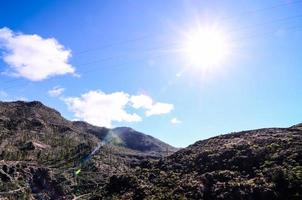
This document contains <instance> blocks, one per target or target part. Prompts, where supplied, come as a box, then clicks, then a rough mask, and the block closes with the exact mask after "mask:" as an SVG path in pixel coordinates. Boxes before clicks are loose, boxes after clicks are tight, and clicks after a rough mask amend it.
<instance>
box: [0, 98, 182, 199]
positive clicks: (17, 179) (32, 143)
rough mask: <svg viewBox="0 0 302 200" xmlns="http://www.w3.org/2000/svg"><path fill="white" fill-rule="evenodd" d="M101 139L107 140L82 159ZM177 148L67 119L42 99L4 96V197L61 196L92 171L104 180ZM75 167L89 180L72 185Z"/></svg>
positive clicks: (0, 129) (0, 191)
mask: <svg viewBox="0 0 302 200" xmlns="http://www.w3.org/2000/svg"><path fill="white" fill-rule="evenodd" d="M120 130H124V131H122V132H121V131H120ZM132 134H133V135H132ZM136 137H137V140H136ZM108 138H109V139H108ZM113 139H114V140H113ZM130 139H131V140H132V141H131V142H129V140H130ZM136 141H137V142H139V144H136ZM100 142H104V143H105V145H104V146H102V147H101V149H100V150H99V151H97V154H96V155H95V156H93V157H92V159H91V160H89V162H87V163H86V161H85V164H83V160H87V156H88V155H89V154H90V153H91V152H92V151H93V150H94V149H95V148H96V146H97V145H98V144H100ZM175 150H176V148H174V147H172V146H170V145H168V144H166V143H164V142H161V141H159V140H157V139H155V138H152V137H150V136H148V135H145V134H143V133H139V132H136V131H134V130H133V129H128V128H120V129H112V130H111V129H107V128H102V127H96V126H92V125H90V124H88V123H86V122H71V121H68V120H66V119H64V118H63V117H62V116H61V115H60V113H59V112H57V111H56V110H54V109H51V108H49V107H47V106H45V105H43V104H42V103H40V102H36V101H34V102H23V101H17V102H10V103H7V102H0V161H1V160H2V161H1V162H0V199H1V197H2V196H3V197H5V196H6V197H8V198H11V197H12V196H13V197H14V198H17V199H19V198H21V197H22V198H29V197H30V198H36V199H60V198H61V197H62V196H66V195H67V194H72V193H75V192H73V191H80V190H81V189H83V186H84V185H87V182H85V181H86V180H88V179H90V177H89V176H91V174H89V173H91V172H94V173H98V176H95V177H94V178H95V180H94V181H97V180H98V179H101V180H99V181H98V182H99V183H100V184H101V183H103V182H105V181H106V180H107V179H108V178H109V175H110V174H111V173H112V174H114V173H121V172H124V171H125V170H127V169H128V168H129V167H130V166H134V165H137V163H139V161H140V160H142V159H147V158H148V159H149V160H150V159H151V160H152V159H157V158H160V157H163V156H166V155H167V154H170V153H171V152H174V151H175ZM77 168H79V169H80V168H85V170H87V171H86V172H85V171H84V170H83V173H81V178H82V179H83V180H85V181H82V182H78V184H76V185H74V184H75V183H74V181H75V179H74V177H73V176H74V171H75V170H76V169H77ZM88 172H89V173H88ZM85 173H87V174H85ZM76 181H78V180H76ZM61 182H63V183H64V182H65V184H63V185H60V184H59V183H61ZM40 184H42V186H41V187H40V186H39V185H40ZM65 192H68V193H65ZM20 195H21V196H20ZM62 198H63V197H62Z"/></svg>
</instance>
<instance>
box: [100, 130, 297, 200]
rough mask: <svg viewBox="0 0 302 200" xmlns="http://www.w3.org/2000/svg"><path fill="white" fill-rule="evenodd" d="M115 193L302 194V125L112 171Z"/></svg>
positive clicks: (237, 136) (216, 141)
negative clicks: (119, 172) (120, 172)
mask: <svg viewBox="0 0 302 200" xmlns="http://www.w3.org/2000/svg"><path fill="white" fill-rule="evenodd" d="M106 187H107V191H106V192H107V193H106V196H110V197H111V198H116V199H205V200H207V199H209V200H210V199H263V200H264V199H272V200H273V199H280V200H281V199H297V200H298V199H302V131H301V129H300V126H294V127H292V128H269V129H259V130H252V131H244V132H239V133H231V134H227V135H222V136H218V137H214V138H210V139H208V140H203V141H198V142H196V143H195V144H193V145H191V146H189V147H187V148H185V149H182V150H179V151H178V152H176V153H174V154H172V155H171V156H169V157H166V158H164V159H161V160H159V161H152V162H148V161H146V162H142V163H141V165H140V168H137V169H135V170H134V171H132V172H131V173H128V174H123V175H120V176H112V177H111V178H110V182H109V183H108V184H107V186H106Z"/></svg>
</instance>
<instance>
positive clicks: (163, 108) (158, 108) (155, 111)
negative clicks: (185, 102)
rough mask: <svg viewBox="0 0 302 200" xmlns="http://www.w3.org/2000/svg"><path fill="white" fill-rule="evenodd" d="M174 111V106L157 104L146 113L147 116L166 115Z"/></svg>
mask: <svg viewBox="0 0 302 200" xmlns="http://www.w3.org/2000/svg"><path fill="white" fill-rule="evenodd" d="M173 109H174V106H173V105H172V104H168V103H155V104H153V105H152V107H151V108H150V109H148V110H147V111H146V116H151V115H161V114H166V113H169V112H171V111H172V110H173Z"/></svg>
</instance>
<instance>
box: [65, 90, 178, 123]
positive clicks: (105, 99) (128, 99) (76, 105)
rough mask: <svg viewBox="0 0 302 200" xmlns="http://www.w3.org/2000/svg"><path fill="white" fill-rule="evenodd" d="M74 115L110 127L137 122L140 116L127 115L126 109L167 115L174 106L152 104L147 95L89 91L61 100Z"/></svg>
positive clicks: (147, 114) (148, 114) (140, 119)
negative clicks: (114, 124)
mask: <svg viewBox="0 0 302 200" xmlns="http://www.w3.org/2000/svg"><path fill="white" fill-rule="evenodd" d="M61 99H62V100H63V101H64V102H65V103H66V104H67V106H68V108H69V110H70V111H72V112H73V113H74V117H75V118H76V119H79V120H84V121H87V122H89V123H91V124H94V125H97V126H105V127H111V126H112V123H113V122H139V121H142V118H141V116H139V115H138V114H136V113H129V112H128V111H127V109H128V108H132V109H133V108H134V109H141V108H142V109H145V110H146V111H145V115H146V116H151V115H160V114H166V113H169V112H170V111H171V110H172V109H173V108H174V106H173V105H172V104H167V103H154V102H153V100H152V98H151V97H149V96H147V95H133V96H131V95H129V94H128V93H125V92H114V93H110V94H106V93H104V92H102V91H93V90H92V91H89V92H87V93H84V94H82V95H81V96H80V97H67V98H61Z"/></svg>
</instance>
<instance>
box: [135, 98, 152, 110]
mask: <svg viewBox="0 0 302 200" xmlns="http://www.w3.org/2000/svg"><path fill="white" fill-rule="evenodd" d="M130 102H131V104H132V107H133V108H136V109H138V108H147V109H150V108H151V107H152V104H153V100H152V98H151V97H149V96H147V95H143V94H141V95H134V96H131V98H130Z"/></svg>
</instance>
